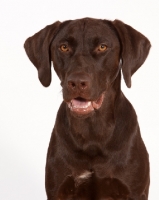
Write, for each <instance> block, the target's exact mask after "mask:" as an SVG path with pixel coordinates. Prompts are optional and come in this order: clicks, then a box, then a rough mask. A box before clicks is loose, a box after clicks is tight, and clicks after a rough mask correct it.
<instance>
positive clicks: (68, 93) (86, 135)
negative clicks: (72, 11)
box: [24, 18, 151, 200]
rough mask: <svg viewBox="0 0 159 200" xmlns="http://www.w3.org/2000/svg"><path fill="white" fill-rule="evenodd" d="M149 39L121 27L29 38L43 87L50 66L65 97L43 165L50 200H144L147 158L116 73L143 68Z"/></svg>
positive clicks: (58, 26)
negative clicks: (59, 81)
mask: <svg viewBox="0 0 159 200" xmlns="http://www.w3.org/2000/svg"><path fill="white" fill-rule="evenodd" d="M150 46H151V45H150V42H149V40H148V39H147V38H146V37H145V36H144V35H142V34H141V33H139V32H138V31H136V30H135V29H133V28H132V27H131V26H129V25H126V24H124V23H123V22H121V21H119V20H115V21H109V20H100V19H92V18H84V19H78V20H69V21H65V22H63V23H61V22H59V21H57V22H55V23H54V24H52V25H49V26H46V27H45V28H44V29H42V30H41V31H39V32H38V33H36V34H35V35H33V36H32V37H30V38H28V39H27V40H26V42H25V45H24V47H25V50H26V53H27V55H28V57H29V59H30V60H31V62H32V63H33V64H34V65H35V67H36V68H37V70H38V75H39V79H40V81H41V83H42V84H43V85H44V86H46V87H47V86H49V85H50V82H51V61H53V66H54V70H55V71H56V73H57V75H58V77H59V79H60V80H61V86H62V91H63V99H64V100H63V102H62V104H61V106H60V108H59V111H58V114H57V118H56V123H55V127H54V129H53V133H52V136H51V140H50V144H49V148H48V154H47V162H46V193H47V199H48V200H147V199H148V191H149V182H150V178H149V158H148V153H147V150H146V147H145V145H144V143H143V140H142V138H141V135H140V129H139V125H138V122H137V116H136V113H135V111H134V109H133V107H132V105H131V104H130V102H129V101H128V100H127V99H126V97H125V96H124V94H123V93H122V91H121V83H120V82H121V71H122V73H123V77H124V80H125V83H126V85H127V86H128V87H131V76H132V75H133V74H134V73H135V72H136V71H137V69H138V68H139V67H140V66H141V65H142V64H143V63H144V61H145V59H146V57H147V55H148V53H149V49H150Z"/></svg>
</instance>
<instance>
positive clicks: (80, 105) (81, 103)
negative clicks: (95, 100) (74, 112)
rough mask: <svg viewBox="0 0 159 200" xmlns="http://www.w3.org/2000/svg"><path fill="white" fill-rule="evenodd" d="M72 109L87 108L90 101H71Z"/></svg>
mask: <svg viewBox="0 0 159 200" xmlns="http://www.w3.org/2000/svg"><path fill="white" fill-rule="evenodd" d="M71 103H72V106H73V108H87V107H89V106H90V105H91V101H80V100H77V99H72V101H71Z"/></svg>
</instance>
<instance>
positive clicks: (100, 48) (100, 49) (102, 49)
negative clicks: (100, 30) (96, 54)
mask: <svg viewBox="0 0 159 200" xmlns="http://www.w3.org/2000/svg"><path fill="white" fill-rule="evenodd" d="M106 49H107V46H106V45H105V44H100V45H99V46H98V51H105V50H106Z"/></svg>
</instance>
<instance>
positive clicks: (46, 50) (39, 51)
mask: <svg viewBox="0 0 159 200" xmlns="http://www.w3.org/2000/svg"><path fill="white" fill-rule="evenodd" d="M59 25H60V22H59V21H57V22H55V23H54V24H51V25H49V26H46V27H45V28H44V29H42V30H41V31H39V32H38V33H36V34H35V35H33V36H32V37H29V38H28V39H27V40H26V41H25V43H24V48H25V51H26V53H27V55H28V57H29V59H30V61H31V62H32V63H33V64H34V66H35V67H36V68H37V70H38V76H39V80H40V82H41V83H42V85H43V86H45V87H47V86H49V85H50V83H51V59H50V44H51V42H52V40H53V38H54V36H55V35H56V33H57V30H58V27H59Z"/></svg>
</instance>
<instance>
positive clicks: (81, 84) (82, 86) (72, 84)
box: [68, 80, 89, 90]
mask: <svg viewBox="0 0 159 200" xmlns="http://www.w3.org/2000/svg"><path fill="white" fill-rule="evenodd" d="M88 85H89V83H88V81H86V80H69V81H68V87H69V88H70V89H71V90H76V89H77V88H78V89H79V90H86V89H87V88H88Z"/></svg>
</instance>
